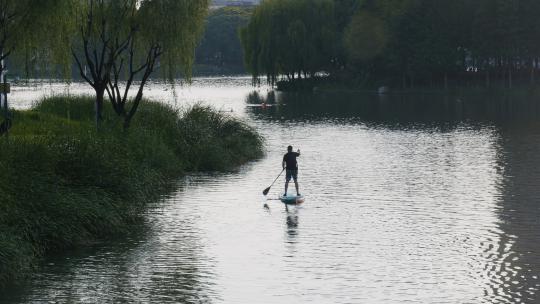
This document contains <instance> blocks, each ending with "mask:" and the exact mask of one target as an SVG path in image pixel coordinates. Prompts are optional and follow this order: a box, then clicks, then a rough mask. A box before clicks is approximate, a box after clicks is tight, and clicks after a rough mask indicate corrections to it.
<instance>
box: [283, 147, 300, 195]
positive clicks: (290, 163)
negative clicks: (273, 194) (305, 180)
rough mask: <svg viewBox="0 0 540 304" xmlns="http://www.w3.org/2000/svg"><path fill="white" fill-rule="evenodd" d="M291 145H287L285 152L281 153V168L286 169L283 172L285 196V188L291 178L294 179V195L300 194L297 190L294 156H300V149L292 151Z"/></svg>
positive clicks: (296, 168)
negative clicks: (284, 172)
mask: <svg viewBox="0 0 540 304" xmlns="http://www.w3.org/2000/svg"><path fill="white" fill-rule="evenodd" d="M292 150H293V147H292V146H288V147H287V153H286V154H285V155H283V162H282V166H283V169H286V170H287V171H286V174H285V194H284V196H287V189H288V188H289V181H290V180H291V178H292V179H293V180H294V186H295V187H296V195H298V196H300V192H298V162H297V161H296V158H297V157H299V156H300V149H298V151H297V152H293V151H292Z"/></svg>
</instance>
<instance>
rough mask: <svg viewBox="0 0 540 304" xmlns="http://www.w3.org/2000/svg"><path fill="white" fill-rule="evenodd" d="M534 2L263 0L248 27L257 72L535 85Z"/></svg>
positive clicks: (396, 82) (250, 58) (389, 81)
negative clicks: (323, 73) (320, 73)
mask: <svg viewBox="0 0 540 304" xmlns="http://www.w3.org/2000/svg"><path fill="white" fill-rule="evenodd" d="M538 12H540V1H537V0H475V1H469V0H314V1H307V0H305V1H304V0H300V1H297V0H266V1H264V2H263V3H262V4H261V5H260V6H259V7H258V9H257V10H256V11H255V12H254V14H253V17H252V19H251V22H250V23H249V25H248V26H247V27H246V28H245V29H243V31H242V35H241V37H242V42H243V47H244V51H245V62H246V65H247V67H248V69H249V71H250V72H251V73H252V74H253V75H254V77H255V78H258V77H259V76H268V78H269V81H270V82H272V83H273V82H275V81H276V80H278V79H280V78H281V77H282V78H285V79H291V80H294V78H295V75H296V77H297V78H298V77H301V78H304V77H306V78H309V77H313V76H314V75H316V74H317V72H326V73H329V74H330V75H331V76H333V77H334V78H336V79H339V80H343V81H345V79H346V80H347V81H354V82H355V83H356V84H377V85H384V84H386V85H393V86H403V87H414V86H417V85H422V86H429V85H436V86H449V85H465V84H475V85H483V86H492V85H494V84H496V85H504V86H506V87H510V86H512V85H513V84H514V83H516V82H520V83H524V82H527V83H534V82H535V81H536V79H537V76H536V73H537V70H538V68H539V65H540V63H539V58H540V18H537V14H538Z"/></svg>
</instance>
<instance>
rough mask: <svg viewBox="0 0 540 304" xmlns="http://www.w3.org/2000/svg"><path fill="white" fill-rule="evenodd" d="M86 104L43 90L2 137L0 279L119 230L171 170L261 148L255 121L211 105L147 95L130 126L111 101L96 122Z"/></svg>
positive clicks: (223, 165)
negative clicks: (173, 103)
mask: <svg viewBox="0 0 540 304" xmlns="http://www.w3.org/2000/svg"><path fill="white" fill-rule="evenodd" d="M92 109H93V104H92V99H90V98H84V97H79V98H67V97H55V98H50V99H47V100H43V101H42V102H40V103H39V104H38V105H36V106H35V107H34V108H33V109H31V110H28V111H18V112H15V113H14V119H13V121H14V124H13V128H12V130H11V132H10V134H9V138H8V139H6V138H0V198H1V200H0V287H1V286H2V285H4V284H5V283H6V282H8V281H11V280H14V279H18V278H20V277H21V276H24V275H25V274H27V273H28V272H29V271H30V270H31V269H32V267H33V265H35V262H36V261H37V259H38V258H39V257H41V256H43V255H44V254H46V253H48V252H54V251H58V250H62V249H65V248H70V247H74V246H78V245H84V244H85V243H92V242H94V241H95V240H98V239H102V238H107V237H110V236H121V235H122V234H123V233H125V232H126V231H127V230H128V229H130V226H131V225H133V224H134V223H137V220H138V219H139V218H140V214H141V211H142V210H143V209H144V207H145V205H146V203H147V202H149V201H152V200H155V199H157V198H158V197H159V195H160V194H161V193H163V191H164V190H165V189H166V188H167V186H168V185H169V184H170V182H171V181H172V180H173V179H174V178H175V177H178V176H180V175H182V174H183V173H185V172H188V171H209V170H230V169H232V168H234V167H235V166H237V165H240V164H242V163H245V162H246V161H249V160H252V159H255V158H257V157H260V156H261V154H262V139H261V137H260V136H259V135H258V134H257V133H256V132H255V130H254V129H252V128H251V127H249V126H247V125H245V124H244V123H242V122H241V121H239V120H237V119H234V118H231V117H229V116H226V115H223V114H222V113H219V112H217V111H215V110H212V109H210V108H207V107H202V106H195V107H192V108H190V109H188V110H186V111H185V112H177V111H175V110H173V109H171V108H170V107H168V106H165V105H162V104H159V103H154V102H144V103H143V104H141V107H140V112H139V113H138V114H137V116H136V117H135V119H134V121H133V124H132V127H131V128H130V130H128V131H123V130H122V128H121V125H120V123H118V122H117V121H118V119H116V117H114V114H113V113H112V111H111V110H110V109H107V110H106V111H105V121H104V123H103V124H102V126H101V128H100V131H99V132H97V131H96V129H95V125H94V124H93V111H92ZM131 227H132V226H131Z"/></svg>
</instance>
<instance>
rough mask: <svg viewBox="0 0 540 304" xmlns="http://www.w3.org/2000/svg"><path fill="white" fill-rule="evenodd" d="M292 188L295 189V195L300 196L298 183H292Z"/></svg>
mask: <svg viewBox="0 0 540 304" xmlns="http://www.w3.org/2000/svg"><path fill="white" fill-rule="evenodd" d="M294 187H295V188H296V195H300V192H299V191H298V182H297V181H296V180H295V181H294Z"/></svg>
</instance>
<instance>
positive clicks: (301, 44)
mask: <svg viewBox="0 0 540 304" xmlns="http://www.w3.org/2000/svg"><path fill="white" fill-rule="evenodd" d="M334 9H335V6H334V1H332V0H267V1H263V2H262V3H261V5H260V6H258V7H257V8H256V9H255V11H254V13H253V16H252V17H251V20H250V22H249V24H248V25H247V27H245V28H243V29H242V30H241V32H240V37H241V41H242V46H243V48H244V58H245V64H246V67H247V69H248V70H249V71H250V72H251V74H252V75H253V77H254V81H256V82H258V79H259V77H260V76H266V77H267V81H268V82H269V83H271V84H274V83H275V82H276V81H277V80H278V77H279V76H280V75H286V76H287V77H288V78H289V79H294V78H296V77H298V78H300V77H302V76H304V77H306V76H308V77H312V76H314V75H315V74H316V73H317V72H321V71H325V70H328V69H330V67H331V66H332V60H333V59H334V57H335V54H336V50H335V48H334V46H333V45H334V41H335V40H336V36H335V33H336V28H337V25H336V21H335V17H336V16H335V14H334Z"/></svg>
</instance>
